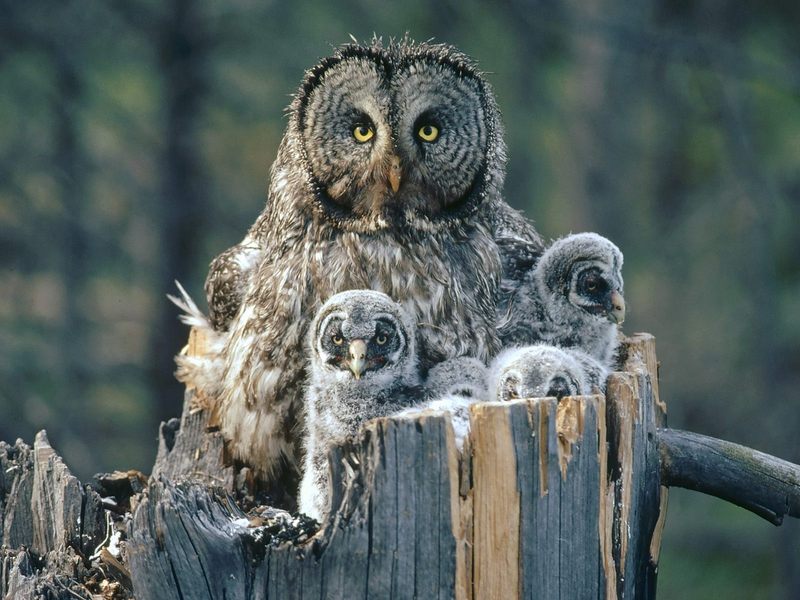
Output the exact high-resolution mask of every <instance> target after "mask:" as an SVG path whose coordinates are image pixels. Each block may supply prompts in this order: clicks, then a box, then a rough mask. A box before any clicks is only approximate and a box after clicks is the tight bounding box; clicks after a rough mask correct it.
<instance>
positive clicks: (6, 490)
mask: <svg viewBox="0 0 800 600" xmlns="http://www.w3.org/2000/svg"><path fill="white" fill-rule="evenodd" d="M623 355H624V361H623V368H624V370H623V371H622V372H620V373H615V374H613V375H612V376H611V377H610V378H609V382H608V389H607V393H606V395H605V396H587V397H578V398H563V399H562V400H560V401H557V400H556V399H554V398H543V399H530V400H520V401H515V402H510V403H503V404H500V403H488V404H480V405H475V406H473V407H472V414H471V423H472V428H471V429H472V430H471V433H470V436H469V437H468V438H467V441H466V444H465V447H464V449H463V452H460V451H459V450H458V449H457V447H456V444H455V440H454V435H453V431H452V427H451V425H450V422H449V419H448V418H447V417H446V416H444V415H441V414H435V413H429V414H428V413H423V414H422V415H419V416H415V417H405V418H383V419H377V420H375V421H372V422H370V423H369V424H367V425H366V426H365V428H364V430H363V431H362V432H361V434H360V435H358V436H356V437H355V438H353V439H351V440H347V441H346V442H345V443H343V444H342V445H341V446H340V447H337V448H335V449H333V451H332V452H331V454H330V457H329V459H330V467H331V472H332V480H333V481H338V482H340V485H337V486H335V487H334V490H333V495H332V510H331V515H330V518H329V519H327V521H326V522H325V523H323V524H322V525H321V527H320V528H319V530H318V531H317V528H316V527H315V526H314V525H313V523H312V522H309V520H308V519H305V518H302V517H298V516H296V515H292V514H290V513H287V512H285V511H281V510H277V509H274V508H269V507H263V506H262V507H258V506H256V504H257V503H256V501H255V500H256V497H255V495H254V492H253V491H252V474H251V473H250V471H249V470H248V469H241V468H238V467H236V466H235V465H232V464H230V461H229V460H228V458H227V456H226V454H225V447H224V443H223V440H222V439H221V437H220V435H219V433H218V432H217V431H216V428H215V425H214V417H213V410H212V408H213V403H209V401H208V399H204V398H200V397H198V396H197V395H196V393H195V392H194V391H193V390H188V391H187V395H186V400H185V405H184V411H183V415H182V418H181V419H180V420H177V419H173V420H172V421H170V422H169V423H166V424H163V425H162V427H161V430H160V439H159V452H158V458H157V460H156V464H155V466H154V469H153V475H152V476H151V478H150V480H149V482H144V481H143V478H142V477H141V476H140V475H139V474H136V473H133V472H132V473H117V474H113V475H108V476H102V477H100V478H96V481H95V482H94V483H93V484H92V485H89V486H85V485H81V484H80V482H78V481H77V479H75V478H74V477H73V476H72V475H70V474H69V471H68V470H67V468H66V467H65V466H64V465H63V462H62V461H61V460H60V459H59V458H58V457H57V456H56V455H55V453H54V452H53V450H52V448H50V446H49V444H48V443H47V439H46V437H45V436H44V435H43V434H39V435H38V436H37V439H36V441H35V444H34V447H33V449H31V448H29V447H28V446H26V445H24V444H22V442H17V444H16V445H14V446H10V445H7V444H2V443H0V517H1V518H0V547H2V548H3V550H2V555H1V558H2V565H1V566H0V594H2V595H3V597H4V598H28V597H43V598H75V597H78V598H107V599H113V598H129V597H136V598H137V600H146V599H150V598H152V599H158V600H168V599H170V598H176V599H188V598H192V599H194V598H199V599H203V598H207V599H221V598H225V599H260V598H306V597H313V598H321V597H324V598H348V599H349V598H474V599H482V598H523V597H524V598H653V597H655V589H656V574H657V569H658V554H659V548H660V544H661V532H662V530H663V527H664V518H665V514H666V500H667V487H668V486H681V487H688V488H691V489H697V490H699V491H702V492H705V493H711V494H714V495H717V496H720V497H722V498H724V499H726V500H729V501H732V502H735V503H737V504H739V505H741V506H744V507H745V508H748V509H749V510H752V511H754V512H756V513H757V514H760V515H761V516H763V517H765V518H767V519H768V520H770V521H771V522H773V523H779V522H780V520H781V519H782V518H783V516H784V515H786V514H788V515H790V516H800V467H798V466H797V465H792V464H790V463H786V462H784V461H780V460H779V459H776V458H774V457H770V456H767V455H764V454H761V453H758V452H756V451H754V450H750V449H748V448H743V447H741V446H737V445H735V444H731V443H729V442H723V441H721V440H714V439H712V438H707V437H704V436H698V435H697V434H692V433H688V432H681V431H677V430H670V429H667V428H666V407H665V405H664V404H663V402H661V400H660V397H659V390H658V380H657V362H656V356H655V347H654V341H653V339H652V337H651V336H647V335H640V336H634V337H633V338H630V339H628V340H627V342H626V344H625V347H624V353H623ZM291 492H293V490H292V491H291ZM243 499H244V503H242V500H243ZM120 540H121V541H120ZM112 547H113V548H112ZM117 547H121V552H118V551H116V548H117ZM112 549H113V550H114V552H112V551H111V550H112Z"/></svg>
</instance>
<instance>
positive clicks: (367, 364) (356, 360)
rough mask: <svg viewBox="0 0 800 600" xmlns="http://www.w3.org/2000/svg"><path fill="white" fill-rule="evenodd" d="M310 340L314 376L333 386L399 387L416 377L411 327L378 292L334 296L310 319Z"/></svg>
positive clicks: (400, 310)
mask: <svg viewBox="0 0 800 600" xmlns="http://www.w3.org/2000/svg"><path fill="white" fill-rule="evenodd" d="M310 334H311V340H310V341H311V361H312V367H313V371H320V372H321V373H327V374H328V375H332V376H333V377H334V379H335V380H338V381H341V380H355V381H363V382H368V383H374V382H376V381H384V380H385V381H389V380H392V381H394V382H397V383H401V382H404V381H406V380H408V379H410V378H412V377H414V376H415V374H416V367H417V357H416V350H415V348H416V345H415V340H414V337H415V334H416V331H415V327H414V323H413V321H412V320H411V319H410V317H409V316H408V313H407V312H406V311H405V310H404V309H403V307H402V306H400V305H399V304H398V303H396V302H394V301H393V300H392V299H391V298H389V296H387V295H386V294H383V293H381V292H375V291H372V290H351V291H347V292H342V293H339V294H336V295H334V296H332V297H331V298H330V299H329V300H328V301H327V302H325V304H324V305H323V306H322V308H320V310H319V311H318V312H317V315H316V317H314V321H313V323H312V325H311V329H310Z"/></svg>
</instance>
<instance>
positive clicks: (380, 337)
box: [375, 333, 389, 346]
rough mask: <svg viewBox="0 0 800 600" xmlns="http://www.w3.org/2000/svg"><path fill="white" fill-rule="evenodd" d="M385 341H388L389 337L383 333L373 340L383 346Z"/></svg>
mask: <svg viewBox="0 0 800 600" xmlns="http://www.w3.org/2000/svg"><path fill="white" fill-rule="evenodd" d="M387 341H389V338H388V337H386V335H385V334H383V333H382V334H380V335H379V336H378V337H376V338H375V342H376V343H377V344H378V346H383V345H384V344H385V343H386V342H387Z"/></svg>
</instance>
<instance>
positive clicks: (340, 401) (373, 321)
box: [298, 290, 422, 521]
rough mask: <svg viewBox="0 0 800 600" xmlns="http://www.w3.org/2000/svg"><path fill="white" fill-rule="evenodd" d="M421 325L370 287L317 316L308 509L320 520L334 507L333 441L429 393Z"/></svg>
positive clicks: (305, 480) (302, 495)
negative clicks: (420, 360)
mask: <svg viewBox="0 0 800 600" xmlns="http://www.w3.org/2000/svg"><path fill="white" fill-rule="evenodd" d="M415 329H416V326H415V324H414V322H413V321H412V320H411V318H410V317H409V315H408V313H407V312H406V311H405V310H404V309H403V307H402V306H400V305H399V304H397V303H396V302H394V301H393V300H392V299H391V298H389V297H388V296H387V295H386V294H382V293H380V292H374V291H370V290H353V291H348V292H342V293H339V294H336V295H334V296H333V297H332V298H330V299H329V300H328V301H327V302H326V303H325V304H324V305H323V306H322V308H321V309H320V310H319V312H318V313H317V315H316V317H315V318H314V320H313V321H312V324H311V328H310V335H309V348H308V354H309V363H310V367H309V375H308V390H307V393H306V396H305V416H306V418H305V433H304V436H303V437H304V445H305V459H304V468H303V477H302V480H301V483H300V492H299V498H298V501H299V509H300V511H301V512H303V513H305V514H307V515H308V516H310V517H313V518H315V519H317V520H318V521H320V520H322V517H323V516H324V514H325V513H327V512H328V489H329V485H330V483H331V482H329V480H328V479H329V476H328V451H329V450H330V447H331V445H332V444H334V443H336V442H337V441H342V440H343V439H345V438H346V437H347V436H349V435H354V434H356V433H358V431H359V429H360V428H361V426H362V425H363V424H364V423H365V422H366V421H368V420H369V419H373V418H375V417H379V416H387V415H390V414H392V413H395V412H398V411H399V410H401V409H403V408H405V407H407V406H410V405H412V404H414V403H416V402H418V401H419V400H420V399H421V398H422V387H421V385H420V378H419V368H418V364H417V352H416V335H415V333H416V332H415ZM333 484H334V485H336V482H333Z"/></svg>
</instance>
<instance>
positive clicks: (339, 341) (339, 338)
mask: <svg viewBox="0 0 800 600" xmlns="http://www.w3.org/2000/svg"><path fill="white" fill-rule="evenodd" d="M331 340H333V343H334V344H336V345H337V346H341V345H342V344H343V343H344V338H343V337H342V336H340V335H334V336H333V337H332V338H331Z"/></svg>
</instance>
